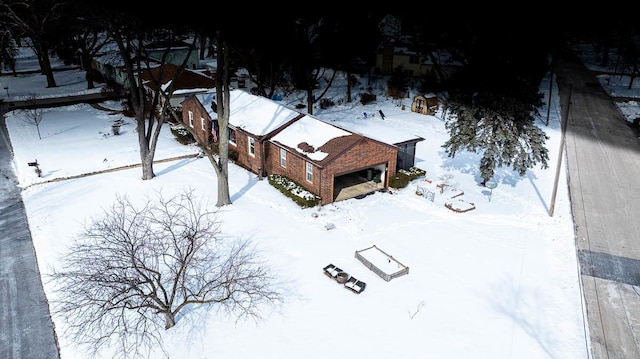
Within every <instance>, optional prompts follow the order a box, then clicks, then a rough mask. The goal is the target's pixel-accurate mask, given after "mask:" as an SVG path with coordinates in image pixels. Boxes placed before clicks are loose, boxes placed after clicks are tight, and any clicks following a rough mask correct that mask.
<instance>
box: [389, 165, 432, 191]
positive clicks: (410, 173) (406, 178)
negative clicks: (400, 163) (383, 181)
mask: <svg viewBox="0 0 640 359" xmlns="http://www.w3.org/2000/svg"><path fill="white" fill-rule="evenodd" d="M426 173H427V172H426V171H425V170H423V169H420V168H417V167H411V168H410V169H409V170H400V171H398V172H397V173H396V175H395V176H393V177H391V178H390V179H389V187H391V188H405V187H407V185H408V184H409V182H411V181H413V180H414V179H416V178H418V177H421V176H424V175H425V174H426Z"/></svg>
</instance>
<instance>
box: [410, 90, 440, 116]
mask: <svg viewBox="0 0 640 359" xmlns="http://www.w3.org/2000/svg"><path fill="white" fill-rule="evenodd" d="M411 111H412V112H417V113H421V114H423V115H433V114H435V113H436V111H438V98H437V97H436V95H435V94H433V93H429V94H424V95H418V96H416V97H414V98H413V102H412V103H411Z"/></svg>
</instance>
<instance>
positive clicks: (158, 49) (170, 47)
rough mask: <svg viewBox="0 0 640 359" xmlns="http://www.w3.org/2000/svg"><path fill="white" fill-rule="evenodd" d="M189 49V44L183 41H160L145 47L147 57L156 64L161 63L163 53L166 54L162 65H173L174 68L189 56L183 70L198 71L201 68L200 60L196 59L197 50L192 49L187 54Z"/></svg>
mask: <svg viewBox="0 0 640 359" xmlns="http://www.w3.org/2000/svg"><path fill="white" fill-rule="evenodd" d="M191 47H192V46H191V44H189V43H187V42H184V41H162V42H154V43H151V44H147V45H146V46H145V50H146V52H147V56H148V57H149V58H150V59H153V60H155V61H156V62H158V63H161V62H162V58H163V56H164V54H165V52H167V56H166V58H165V59H164V63H165V64H173V65H176V66H181V65H182V63H183V62H184V60H185V57H187V55H189V57H188V58H187V63H186V64H185V68H187V69H192V70H195V69H199V68H200V67H201V66H200V58H199V57H198V56H199V52H198V49H195V48H194V49H193V50H192V51H191V52H189V51H190V49H191Z"/></svg>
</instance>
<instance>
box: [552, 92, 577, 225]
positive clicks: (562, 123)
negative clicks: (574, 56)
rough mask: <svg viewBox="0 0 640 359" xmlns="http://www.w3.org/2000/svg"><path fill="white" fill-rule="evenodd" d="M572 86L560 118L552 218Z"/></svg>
mask: <svg viewBox="0 0 640 359" xmlns="http://www.w3.org/2000/svg"><path fill="white" fill-rule="evenodd" d="M572 91H573V84H570V85H569V97H568V99H567V110H566V111H565V115H564V116H562V117H561V118H560V128H561V130H560V150H559V151H558V164H557V166H556V179H555V181H554V182H553V194H552V195H551V206H550V207H549V217H553V209H554V207H555V205H556V193H557V192H558V178H560V167H561V166H560V165H561V164H562V154H563V153H564V137H565V134H566V132H567V123H569V107H570V106H571V92H572Z"/></svg>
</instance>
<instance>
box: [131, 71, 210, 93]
mask: <svg viewBox="0 0 640 359" xmlns="http://www.w3.org/2000/svg"><path fill="white" fill-rule="evenodd" d="M177 72H178V67H177V66H176V65H173V64H164V66H156V67H154V68H152V69H146V70H144V71H142V75H141V77H142V79H143V80H144V81H146V83H145V85H146V86H147V87H149V88H151V89H153V90H157V89H158V88H162V89H165V88H167V87H168V86H169V85H170V84H171V81H172V80H173V79H174V78H175V77H176V74H177ZM158 80H159V83H158ZM215 86H216V82H215V80H214V79H213V78H212V77H211V76H208V75H207V74H206V73H204V72H203V71H196V70H190V69H184V70H182V72H181V73H180V76H178V78H177V79H176V80H175V84H174V89H175V90H176V91H175V92H174V93H177V92H178V91H180V90H194V89H198V90H201V89H213V88H215Z"/></svg>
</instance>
